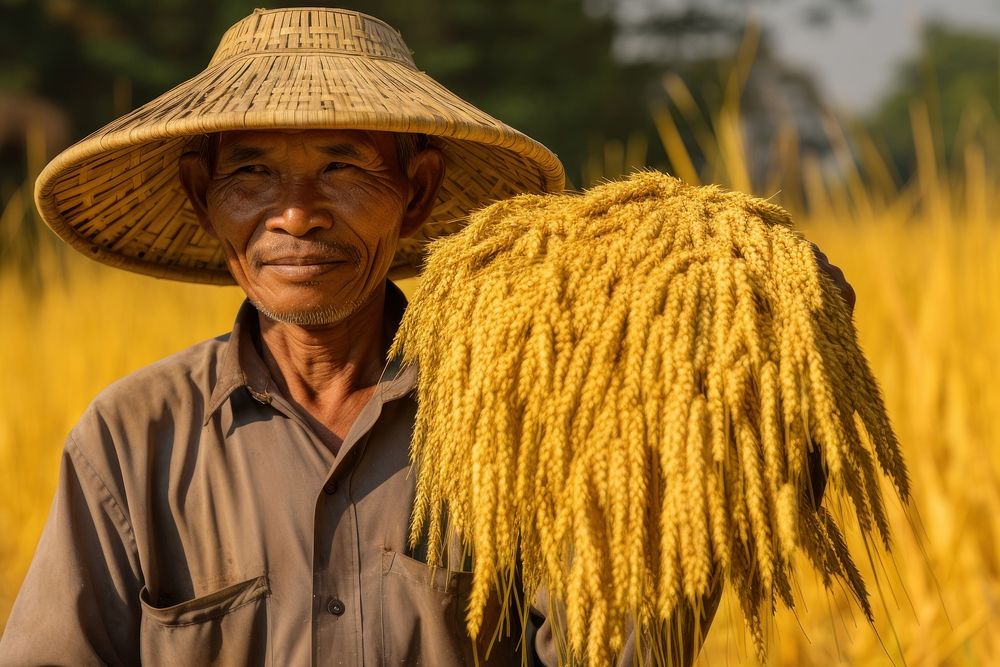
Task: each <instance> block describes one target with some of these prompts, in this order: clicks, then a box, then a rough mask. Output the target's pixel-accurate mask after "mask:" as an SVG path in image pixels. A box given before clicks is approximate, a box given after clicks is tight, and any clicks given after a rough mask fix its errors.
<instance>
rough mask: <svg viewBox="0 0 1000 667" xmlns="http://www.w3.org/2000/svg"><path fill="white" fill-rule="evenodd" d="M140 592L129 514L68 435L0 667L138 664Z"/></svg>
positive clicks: (1, 646)
mask: <svg viewBox="0 0 1000 667" xmlns="http://www.w3.org/2000/svg"><path fill="white" fill-rule="evenodd" d="M141 587H142V582H141V573H140V569H139V566H138V557H137V551H136V546H135V537H134V535H133V532H132V527H131V524H130V522H129V519H128V516H127V515H126V513H125V512H124V511H123V508H122V506H121V504H120V503H119V502H118V501H117V500H116V499H115V497H114V496H113V495H112V493H111V492H110V491H109V489H108V487H107V485H106V484H105V482H104V481H102V479H101V478H100V477H99V476H98V474H97V472H96V471H95V468H94V467H93V465H91V463H90V462H89V461H88V460H87V458H86V457H85V455H84V453H83V450H82V449H81V448H80V447H79V445H78V443H77V441H76V439H75V435H73V434H71V435H70V437H69V439H68V440H67V442H66V447H65V450H64V452H63V458H62V465H61V469H60V474H59V481H58V485H57V487H56V495H55V500H54V501H53V503H52V508H51V510H50V512H49V517H48V520H47V522H46V524H45V528H44V530H43V531H42V537H41V540H40V541H39V543H38V548H37V550H36V552H35V557H34V559H33V560H32V562H31V566H30V567H29V569H28V573H27V575H26V576H25V579H24V583H23V584H22V585H21V590H20V592H19V593H18V596H17V599H16V600H15V602H14V607H13V609H12V610H11V614H10V618H9V619H8V621H7V626H6V629H5V630H4V634H3V638H2V639H0V664H3V665H9V666H11V667H13V666H15V665H105V664H106V665H131V664H138V662H139V659H138V655H139V653H138V643H139V618H140V609H139V591H140V589H141Z"/></svg>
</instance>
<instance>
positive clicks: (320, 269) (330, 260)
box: [261, 256, 349, 279]
mask: <svg viewBox="0 0 1000 667" xmlns="http://www.w3.org/2000/svg"><path fill="white" fill-rule="evenodd" d="M348 263H349V262H348V261H347V259H345V258H343V257H330V256H322V257H319V256H315V257H314V256H304V257H301V256H294V257H277V258H274V259H269V260H267V261H265V262H262V263H261V264H262V266H263V267H264V268H267V269H269V270H271V271H275V272H277V273H279V274H281V275H282V276H285V277H286V278H292V279H294V278H314V277H316V276H318V275H322V274H324V273H326V272H328V271H332V270H333V269H335V268H337V267H338V266H341V265H345V264H348Z"/></svg>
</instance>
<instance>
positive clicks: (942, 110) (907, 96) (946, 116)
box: [868, 23, 1000, 179]
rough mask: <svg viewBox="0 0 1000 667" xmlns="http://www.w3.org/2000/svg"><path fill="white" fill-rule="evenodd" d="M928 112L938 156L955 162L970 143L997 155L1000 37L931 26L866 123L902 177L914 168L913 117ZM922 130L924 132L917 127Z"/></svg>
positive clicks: (999, 100)
mask: <svg viewBox="0 0 1000 667" xmlns="http://www.w3.org/2000/svg"><path fill="white" fill-rule="evenodd" d="M915 105H917V107H920V106H924V107H926V109H927V112H928V113H929V116H930V120H931V129H932V133H933V139H934V142H935V144H936V148H937V154H938V156H940V157H943V158H944V159H945V160H948V161H952V160H954V159H955V158H958V157H960V155H961V151H963V150H964V148H965V146H967V145H969V144H970V143H979V144H982V145H985V146H986V147H988V148H989V149H990V150H987V151H986V154H987V155H997V150H998V149H1000V137H998V136H996V135H997V130H996V128H997V127H998V125H1000V123H998V119H1000V36H997V35H991V34H985V33H980V32H974V31H969V30H963V29H959V28H954V27H949V26H947V25H945V24H941V23H935V24H930V25H928V26H927V28H926V29H925V30H924V32H923V36H922V39H921V48H920V52H919V53H918V54H917V55H916V56H914V57H913V58H911V59H909V60H907V61H906V62H904V63H903V64H902V65H901V66H900V67H899V70H898V72H897V74H896V77H895V82H894V84H893V85H892V87H891V88H890V90H889V92H888V93H887V94H886V96H885V97H884V99H883V100H882V102H881V103H880V104H879V105H878V107H877V109H876V111H875V112H874V113H873V114H872V116H871V118H870V119H869V121H868V127H869V129H870V131H871V132H872V134H873V135H875V136H876V137H877V138H879V139H881V141H882V143H883V145H884V146H885V147H886V150H887V152H888V154H889V157H890V159H891V160H892V162H893V164H894V165H895V167H896V169H897V171H898V172H899V174H900V176H901V177H902V178H903V179H906V178H908V177H909V176H910V175H912V174H913V172H914V170H915V164H916V157H915V153H914V136H913V129H912V128H911V113H912V110H913V109H914V108H915ZM919 127H920V126H919V125H918V131H921V130H920V129H919Z"/></svg>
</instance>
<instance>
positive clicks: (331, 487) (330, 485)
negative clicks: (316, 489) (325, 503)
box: [323, 479, 337, 496]
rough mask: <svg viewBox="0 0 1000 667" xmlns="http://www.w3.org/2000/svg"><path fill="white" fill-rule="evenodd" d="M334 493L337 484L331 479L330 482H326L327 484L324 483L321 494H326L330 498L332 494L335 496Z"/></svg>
mask: <svg viewBox="0 0 1000 667" xmlns="http://www.w3.org/2000/svg"><path fill="white" fill-rule="evenodd" d="M336 492H337V482H336V480H332V479H331V480H330V481H329V482H327V483H326V485H325V486H324V487H323V493H325V494H326V495H328V496H332V495H333V494H335V493H336Z"/></svg>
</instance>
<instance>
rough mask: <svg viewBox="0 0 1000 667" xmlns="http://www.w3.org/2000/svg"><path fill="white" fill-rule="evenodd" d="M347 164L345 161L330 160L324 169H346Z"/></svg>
mask: <svg viewBox="0 0 1000 667" xmlns="http://www.w3.org/2000/svg"><path fill="white" fill-rule="evenodd" d="M348 166H349V165H348V164H347V163H346V162H331V163H330V164H328V165H326V169H324V171H337V170H338V169H346V168H347V167H348Z"/></svg>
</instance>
